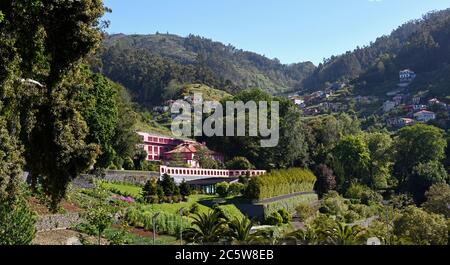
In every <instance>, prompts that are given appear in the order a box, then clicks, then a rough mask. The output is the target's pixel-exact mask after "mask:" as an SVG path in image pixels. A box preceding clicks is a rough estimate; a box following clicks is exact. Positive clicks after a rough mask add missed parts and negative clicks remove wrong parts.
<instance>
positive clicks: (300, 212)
mask: <svg viewBox="0 0 450 265" xmlns="http://www.w3.org/2000/svg"><path fill="white" fill-rule="evenodd" d="M295 210H296V212H297V217H298V218H299V220H300V222H306V221H307V220H308V219H310V218H312V217H314V216H315V215H316V214H317V209H316V208H315V207H313V206H311V205H310V204H307V203H301V204H299V205H298V206H297V207H296V208H295Z"/></svg>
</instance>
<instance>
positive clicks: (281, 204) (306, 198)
mask: <svg viewBox="0 0 450 265" xmlns="http://www.w3.org/2000/svg"><path fill="white" fill-rule="evenodd" d="M317 200H318V196H317V194H303V195H298V196H294V197H291V198H286V199H282V200H277V201H275V202H271V203H265V204H263V207H264V216H265V217H268V216H269V215H270V214H271V213H273V212H277V211H279V210H281V209H286V211H288V212H289V213H295V208H296V207H297V206H298V205H299V204H302V203H305V204H308V203H312V202H316V201H317Z"/></svg>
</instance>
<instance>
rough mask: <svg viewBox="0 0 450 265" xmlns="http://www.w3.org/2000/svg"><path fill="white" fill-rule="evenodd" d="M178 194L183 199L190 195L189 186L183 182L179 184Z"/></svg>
mask: <svg viewBox="0 0 450 265" xmlns="http://www.w3.org/2000/svg"><path fill="white" fill-rule="evenodd" d="M180 194H181V195H182V196H185V197H187V196H189V195H191V186H189V185H188V184H187V183H186V181H185V180H183V182H181V184H180Z"/></svg>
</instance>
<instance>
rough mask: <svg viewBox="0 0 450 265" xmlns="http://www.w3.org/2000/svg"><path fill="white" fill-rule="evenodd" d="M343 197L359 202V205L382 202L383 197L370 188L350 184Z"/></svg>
mask: <svg viewBox="0 0 450 265" xmlns="http://www.w3.org/2000/svg"><path fill="white" fill-rule="evenodd" d="M345 196H346V197H347V198H349V199H354V200H359V202H360V203H363V204H366V205H370V204H376V203H380V202H382V201H383V197H382V196H381V195H380V194H378V193H377V192H376V191H374V190H372V189H371V188H369V187H367V186H365V185H363V184H359V183H352V184H351V185H350V187H349V188H348V189H347V192H346V193H345Z"/></svg>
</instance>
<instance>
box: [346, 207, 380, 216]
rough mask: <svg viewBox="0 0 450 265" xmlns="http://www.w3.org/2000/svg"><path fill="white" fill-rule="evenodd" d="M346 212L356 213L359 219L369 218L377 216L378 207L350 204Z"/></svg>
mask: <svg viewBox="0 0 450 265" xmlns="http://www.w3.org/2000/svg"><path fill="white" fill-rule="evenodd" d="M348 210H349V211H353V212H355V213H357V214H358V215H359V216H360V217H361V218H370V217H373V216H375V215H377V214H378V207H377V206H376V205H374V206H367V205H365V204H351V205H349V206H348Z"/></svg>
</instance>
